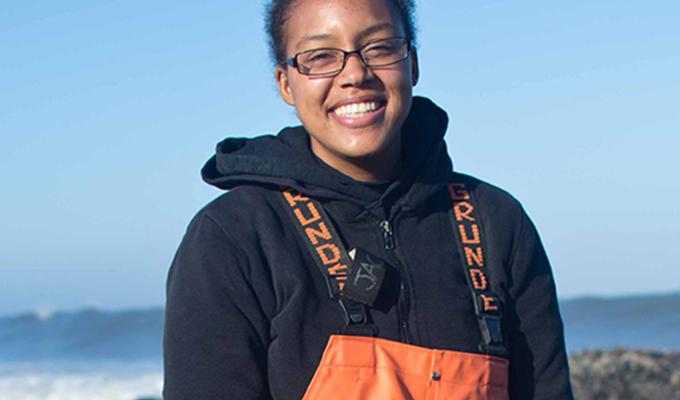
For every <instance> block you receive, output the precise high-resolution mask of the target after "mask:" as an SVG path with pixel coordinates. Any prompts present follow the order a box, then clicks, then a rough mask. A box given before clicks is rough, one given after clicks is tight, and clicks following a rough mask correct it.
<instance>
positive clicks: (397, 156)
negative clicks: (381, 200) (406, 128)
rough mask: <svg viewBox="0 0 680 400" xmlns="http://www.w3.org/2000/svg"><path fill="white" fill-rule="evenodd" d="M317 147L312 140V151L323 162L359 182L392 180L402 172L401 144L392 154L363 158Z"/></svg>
mask: <svg viewBox="0 0 680 400" xmlns="http://www.w3.org/2000/svg"><path fill="white" fill-rule="evenodd" d="M316 147H317V146H315V145H314V142H312V151H313V152H314V154H315V155H316V156H317V157H319V158H320V159H321V160H322V161H323V162H325V163H326V164H328V165H329V166H331V168H333V169H335V170H336V171H338V172H340V173H342V174H344V175H347V176H349V177H350V178H352V179H354V180H356V181H359V182H385V181H390V180H393V179H395V178H396V177H397V176H399V173H400V172H401V146H394V147H395V148H394V149H393V150H392V151H391V152H390V154H380V155H371V156H367V157H361V158H347V157H335V156H332V155H329V154H326V153H325V152H324V151H323V149H319V148H316Z"/></svg>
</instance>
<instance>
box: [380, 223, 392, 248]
mask: <svg viewBox="0 0 680 400" xmlns="http://www.w3.org/2000/svg"><path fill="white" fill-rule="evenodd" d="M380 228H381V229H382V231H383V239H385V250H392V249H394V236H393V235H392V225H390V221H387V220H386V221H382V222H381V223H380Z"/></svg>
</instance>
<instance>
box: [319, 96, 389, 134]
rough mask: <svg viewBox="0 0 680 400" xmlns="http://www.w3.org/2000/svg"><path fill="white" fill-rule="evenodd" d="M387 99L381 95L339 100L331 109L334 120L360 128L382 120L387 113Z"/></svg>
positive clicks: (347, 125) (346, 125)
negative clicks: (380, 96)
mask: <svg viewBox="0 0 680 400" xmlns="http://www.w3.org/2000/svg"><path fill="white" fill-rule="evenodd" d="M385 103H386V102H385V100H383V99H381V98H379V97H367V96H366V97H358V98H351V99H346V100H343V101H341V102H338V103H337V104H336V105H335V106H334V107H333V108H332V109H331V110H330V115H331V116H332V117H333V119H334V120H336V121H337V122H339V123H340V124H341V125H343V126H345V127H348V128H360V127H364V126H368V125H371V124H373V123H375V122H377V121H378V120H380V119H381V118H382V117H383V115H384V113H385Z"/></svg>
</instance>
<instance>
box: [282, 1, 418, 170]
mask: <svg viewBox="0 0 680 400" xmlns="http://www.w3.org/2000/svg"><path fill="white" fill-rule="evenodd" d="M284 33H285V42H286V44H287V48H286V55H287V57H292V56H293V55H295V54H296V53H298V52H301V51H305V50H310V49H315V48H324V47H332V48H339V49H343V50H345V51H352V50H356V49H359V48H360V47H362V46H363V45H365V44H366V43H368V42H369V41H372V40H376V39H383V38H390V37H404V36H405V32H404V27H403V26H402V22H401V19H400V17H399V14H398V11H397V10H396V9H395V7H394V6H393V5H392V3H391V2H390V1H389V0H299V1H297V2H296V3H294V5H293V6H292V7H291V9H289V10H288V20H287V21H286V23H285V26H284ZM276 78H277V82H278V86H279V90H280V93H281V96H282V98H283V99H284V100H285V101H286V102H287V103H288V104H290V105H294V106H295V108H296V110H297V113H298V116H299V118H300V120H301V121H302V124H303V125H304V126H305V129H306V130H307V132H309V135H310V137H311V145H312V150H313V151H314V153H315V154H316V155H317V156H318V157H319V158H321V159H322V160H324V161H325V162H326V163H327V164H329V165H331V166H333V167H335V168H336V169H338V170H340V171H341V172H346V171H344V169H345V168H344V166H346V165H370V164H371V160H373V161H375V162H379V163H384V162H388V163H389V162H392V163H394V162H398V159H399V158H400V157H401V138H400V130H401V126H402V124H403V123H404V120H405V119H406V115H407V114H408V111H409V109H410V107H411V93H412V92H411V90H412V87H413V85H415V82H416V80H417V62H416V57H415V53H414V52H411V54H410V56H409V58H407V59H406V60H404V61H401V62H398V63H396V64H393V65H389V66H386V67H379V68H368V67H366V66H365V65H363V63H362V62H361V60H360V59H359V57H358V56H356V55H352V56H350V57H349V58H348V59H347V63H346V64H345V67H344V68H343V70H342V71H340V73H339V74H338V75H336V76H333V77H310V76H306V75H302V74H300V73H299V72H298V71H297V69H296V68H293V67H279V68H277V72H276ZM353 104H358V105H361V104H364V105H366V106H365V107H361V106H359V107H356V108H354V109H352V106H351V105H353ZM348 105H349V106H350V107H347V106H348ZM375 107H377V108H376V109H375V110H372V111H368V110H365V109H364V108H368V109H369V110H370V109H372V108H375ZM362 109H364V110H363V111H364V112H356V111H358V110H359V111H361V110H362ZM346 173H347V172H346ZM349 175H350V176H351V175H352V174H351V173H350V174H349Z"/></svg>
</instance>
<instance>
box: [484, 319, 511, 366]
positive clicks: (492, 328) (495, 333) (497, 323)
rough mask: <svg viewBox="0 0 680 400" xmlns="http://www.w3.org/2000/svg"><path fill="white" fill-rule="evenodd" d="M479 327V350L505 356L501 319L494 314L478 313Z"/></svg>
mask: <svg viewBox="0 0 680 400" xmlns="http://www.w3.org/2000/svg"><path fill="white" fill-rule="evenodd" d="M477 318H478V321H479V327H480V330H481V332H482V343H481V344H480V350H481V351H483V352H484V353H486V354H491V355H497V356H503V357H504V356H506V355H507V349H506V348H505V346H504V345H503V330H502V328H501V324H502V319H501V317H498V316H495V315H488V314H483V315H478V316H477Z"/></svg>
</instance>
